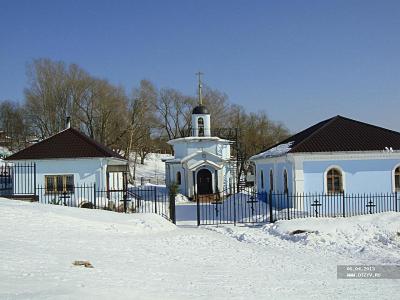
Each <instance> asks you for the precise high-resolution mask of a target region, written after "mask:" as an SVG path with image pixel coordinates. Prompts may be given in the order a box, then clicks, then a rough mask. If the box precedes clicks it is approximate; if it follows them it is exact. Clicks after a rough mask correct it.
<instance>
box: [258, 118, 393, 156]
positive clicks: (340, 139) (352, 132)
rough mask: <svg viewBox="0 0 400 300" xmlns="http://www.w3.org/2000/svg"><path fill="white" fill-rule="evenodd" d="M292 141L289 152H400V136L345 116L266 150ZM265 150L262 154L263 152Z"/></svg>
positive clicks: (320, 124) (323, 123) (312, 127)
mask: <svg viewBox="0 0 400 300" xmlns="http://www.w3.org/2000/svg"><path fill="white" fill-rule="evenodd" d="M289 142H292V144H291V146H290V148H291V149H290V151H289V152H288V153H299V152H336V151H376V150H377V151H382V150H385V148H386V147H387V148H393V150H400V133H399V132H396V131H393V130H389V129H386V128H382V127H378V126H374V125H371V124H367V123H363V122H360V121H356V120H352V119H349V118H345V117H342V116H336V117H333V118H330V119H327V120H325V121H322V122H320V123H317V124H315V125H313V126H311V127H309V128H307V129H305V130H303V131H301V132H299V133H297V134H295V135H293V136H291V137H289V138H287V139H286V140H284V141H282V142H280V143H278V144H276V145H274V146H272V147H270V148H268V149H266V150H264V151H267V150H269V149H271V148H274V147H276V146H278V145H281V144H286V143H289ZM264 151H262V152H264Z"/></svg>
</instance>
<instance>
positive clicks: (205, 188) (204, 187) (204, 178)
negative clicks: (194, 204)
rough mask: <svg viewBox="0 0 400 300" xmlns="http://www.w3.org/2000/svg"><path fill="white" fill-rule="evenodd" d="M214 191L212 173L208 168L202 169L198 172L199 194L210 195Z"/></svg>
mask: <svg viewBox="0 0 400 300" xmlns="http://www.w3.org/2000/svg"><path fill="white" fill-rule="evenodd" d="M212 193H213V187H212V174H211V172H210V171H209V170H207V169H201V170H199V171H198V172H197V194H198V195H208V194H212Z"/></svg>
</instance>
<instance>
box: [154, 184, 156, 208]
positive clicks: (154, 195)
mask: <svg viewBox="0 0 400 300" xmlns="http://www.w3.org/2000/svg"><path fill="white" fill-rule="evenodd" d="M154 213H155V214H156V213H157V187H156V186H155V187H154Z"/></svg>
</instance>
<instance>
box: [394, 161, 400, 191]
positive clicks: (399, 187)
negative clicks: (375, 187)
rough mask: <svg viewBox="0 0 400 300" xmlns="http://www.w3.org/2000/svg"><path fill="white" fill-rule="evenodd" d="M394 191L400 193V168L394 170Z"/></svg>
mask: <svg viewBox="0 0 400 300" xmlns="http://www.w3.org/2000/svg"><path fill="white" fill-rule="evenodd" d="M394 190H395V191H396V192H400V167H397V168H396V169H395V170H394Z"/></svg>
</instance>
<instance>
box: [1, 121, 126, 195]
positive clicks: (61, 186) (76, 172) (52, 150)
mask: <svg viewBox="0 0 400 300" xmlns="http://www.w3.org/2000/svg"><path fill="white" fill-rule="evenodd" d="M5 161H6V162H7V163H19V164H21V165H29V164H35V166H36V178H35V181H36V182H35V183H33V182H29V183H28V182H22V178H24V180H25V177H24V176H21V180H19V178H18V176H17V177H16V178H14V179H13V181H14V185H16V186H19V185H26V186H29V188H31V189H38V188H39V189H43V190H44V191H45V193H62V192H67V193H68V192H73V191H74V188H75V187H77V186H83V185H96V189H98V190H102V191H112V190H121V189H123V187H124V186H125V185H126V182H127V178H126V175H127V171H128V163H127V160H126V159H125V158H124V157H122V156H121V155H119V154H118V153H116V152H114V151H112V150H111V149H109V148H107V147H105V146H104V145H101V144H99V143H98V142H96V141H95V140H93V139H91V138H89V137H87V136H86V135H84V134H83V133H81V132H79V131H78V130H76V129H74V128H71V127H69V126H68V128H67V129H65V130H63V131H61V132H59V133H57V134H55V135H53V136H51V137H49V138H47V139H45V140H42V141H40V142H38V143H36V144H33V145H31V146H29V147H27V148H25V149H23V150H21V151H19V152H17V153H15V154H13V155H11V156H8V157H7V158H6V159H5ZM25 181H26V180H25ZM16 190H20V188H19V189H16ZM33 192H34V191H32V194H33Z"/></svg>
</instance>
